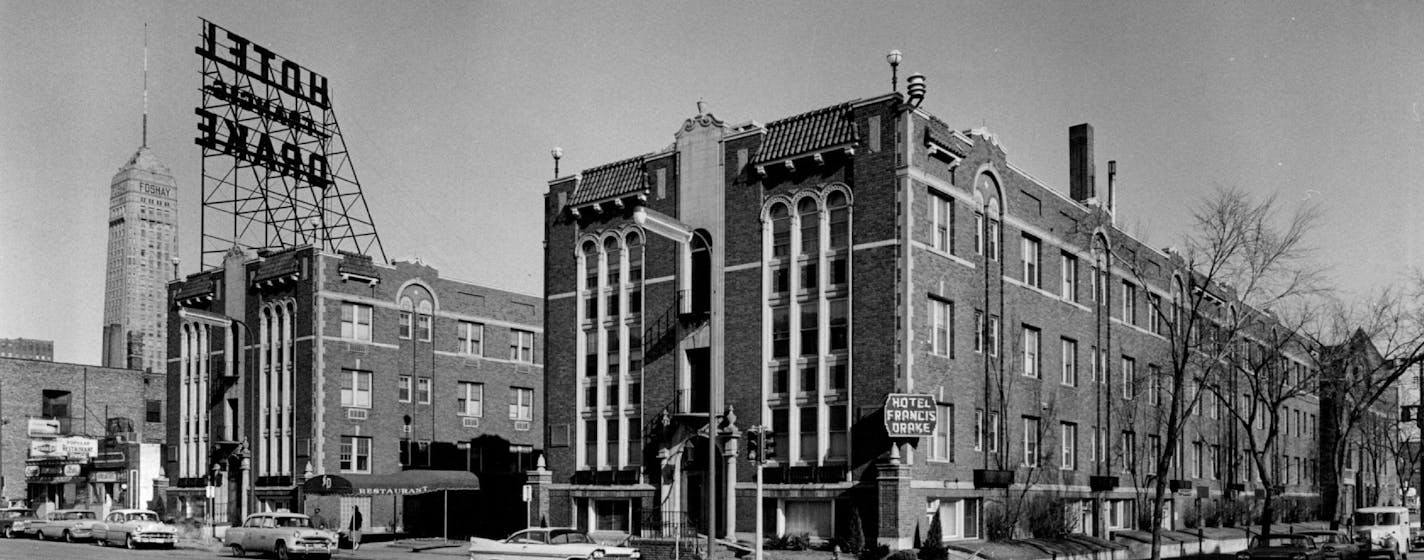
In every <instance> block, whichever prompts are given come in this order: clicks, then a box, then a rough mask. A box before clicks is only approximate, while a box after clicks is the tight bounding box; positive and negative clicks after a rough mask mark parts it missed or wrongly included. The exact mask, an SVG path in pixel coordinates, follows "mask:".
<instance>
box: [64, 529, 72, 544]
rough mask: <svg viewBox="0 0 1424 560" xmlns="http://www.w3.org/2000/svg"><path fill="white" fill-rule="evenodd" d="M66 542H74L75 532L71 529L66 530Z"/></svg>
mask: <svg viewBox="0 0 1424 560" xmlns="http://www.w3.org/2000/svg"><path fill="white" fill-rule="evenodd" d="M64 542H67V543H72V542H74V534H73V533H70V532H69V531H65V532H64Z"/></svg>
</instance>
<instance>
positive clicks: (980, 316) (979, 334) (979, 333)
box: [974, 309, 986, 352]
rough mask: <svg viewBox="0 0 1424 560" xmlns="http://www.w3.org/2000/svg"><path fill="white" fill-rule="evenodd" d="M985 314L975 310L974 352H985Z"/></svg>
mask: <svg viewBox="0 0 1424 560" xmlns="http://www.w3.org/2000/svg"><path fill="white" fill-rule="evenodd" d="M985 328H986V327H985V326H984V312H983V311H980V310H978V309H975V310H974V351H975V352H983V351H984V329H985Z"/></svg>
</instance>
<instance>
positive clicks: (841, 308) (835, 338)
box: [830, 298, 954, 355]
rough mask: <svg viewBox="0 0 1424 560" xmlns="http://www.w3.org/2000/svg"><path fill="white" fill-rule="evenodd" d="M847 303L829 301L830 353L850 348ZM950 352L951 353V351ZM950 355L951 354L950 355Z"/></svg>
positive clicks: (951, 313) (951, 309)
mask: <svg viewBox="0 0 1424 560" xmlns="http://www.w3.org/2000/svg"><path fill="white" fill-rule="evenodd" d="M846 306H847V302H846V300H845V299H844V298H842V299H835V300H831V301H830V308H831V316H830V325H831V332H830V335H831V337H830V338H831V351H832V352H844V351H845V350H846V349H847V348H849V346H850V340H849V338H850V328H849V326H850V325H849V318H848V317H846ZM953 312H954V309H953V307H951V308H950V319H951V320H953ZM951 352H952V351H951ZM951 355H952V353H951Z"/></svg>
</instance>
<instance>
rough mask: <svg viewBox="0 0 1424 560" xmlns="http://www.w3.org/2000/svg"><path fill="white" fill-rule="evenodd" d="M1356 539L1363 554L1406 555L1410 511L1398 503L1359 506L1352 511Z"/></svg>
mask: <svg viewBox="0 0 1424 560" xmlns="http://www.w3.org/2000/svg"><path fill="white" fill-rule="evenodd" d="M1353 520H1354V522H1355V540H1356V541H1357V542H1359V543H1360V553H1361V554H1362V555H1364V556H1366V557H1370V556H1377V555H1380V556H1389V558H1390V560H1404V559H1406V558H1408V557H1409V510H1408V509H1405V508H1402V507H1399V506H1374V507H1362V508H1360V509H1357V510H1355V515H1354V517H1353Z"/></svg>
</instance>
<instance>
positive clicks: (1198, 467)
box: [1191, 441, 1206, 478]
mask: <svg viewBox="0 0 1424 560" xmlns="http://www.w3.org/2000/svg"><path fill="white" fill-rule="evenodd" d="M1203 447H1204V446H1203V444H1202V442H1200V441H1196V442H1192V457H1191V467H1192V472H1191V478H1201V477H1202V462H1203V461H1205V460H1206V457H1205V455H1206V454H1205V453H1204V452H1203V451H1204V449H1203Z"/></svg>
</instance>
